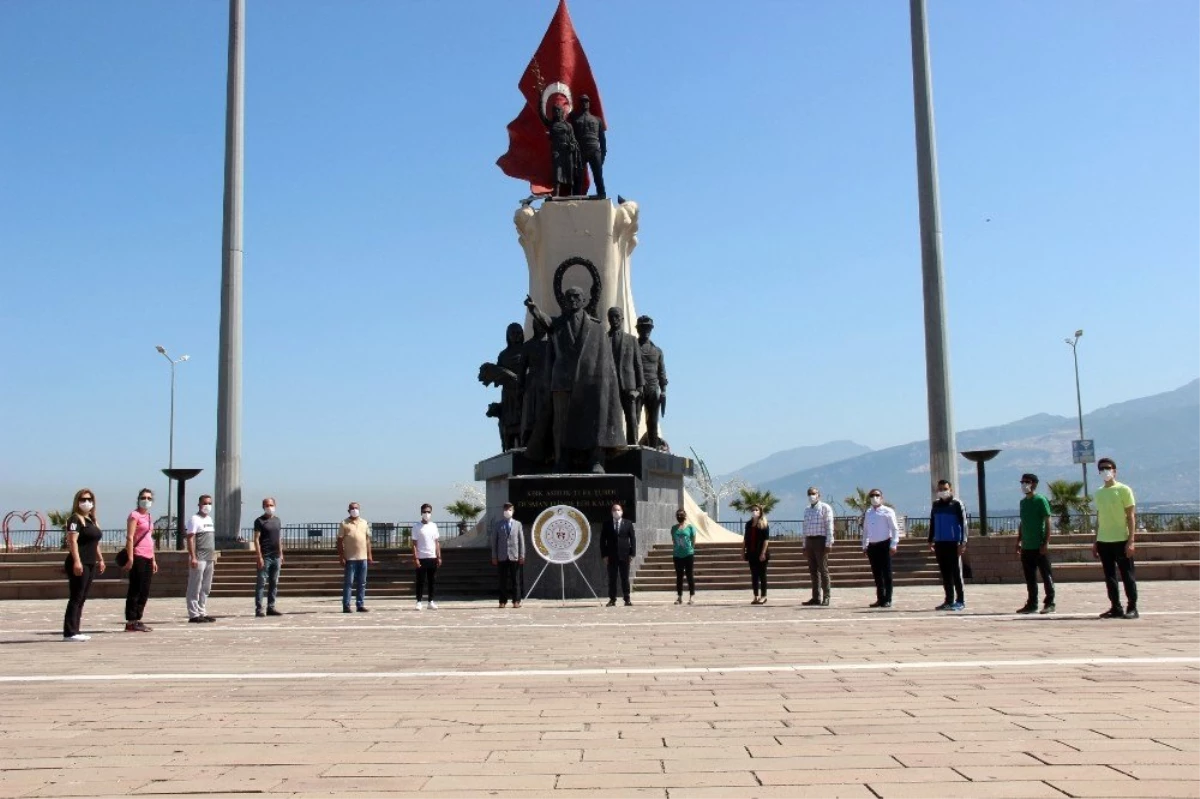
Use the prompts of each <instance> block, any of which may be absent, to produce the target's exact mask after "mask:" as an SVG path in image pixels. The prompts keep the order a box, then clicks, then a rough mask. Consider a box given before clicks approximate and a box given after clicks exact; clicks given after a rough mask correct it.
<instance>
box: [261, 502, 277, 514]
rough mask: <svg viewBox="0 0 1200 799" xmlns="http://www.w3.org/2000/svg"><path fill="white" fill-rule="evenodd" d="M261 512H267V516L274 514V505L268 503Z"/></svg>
mask: <svg viewBox="0 0 1200 799" xmlns="http://www.w3.org/2000/svg"><path fill="white" fill-rule="evenodd" d="M263 513H265V514H267V515H268V516H274V515H275V506H274V505H268V506H267V507H265V508H263Z"/></svg>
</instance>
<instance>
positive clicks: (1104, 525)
mask: <svg viewBox="0 0 1200 799" xmlns="http://www.w3.org/2000/svg"><path fill="white" fill-rule="evenodd" d="M1093 498H1094V499H1095V500H1096V516H1097V529H1096V540H1097V541H1105V542H1113V541H1125V540H1127V539H1128V538H1129V527H1128V525H1126V523H1125V509H1126V508H1131V507H1133V506H1134V505H1135V504H1137V503H1136V502H1135V501H1134V499H1133V489H1132V488H1130V487H1129V486H1127V485H1125V484H1124V483H1113V484H1112V485H1111V486H1105V487H1104V488H1101V489H1100V490H1099V491H1097V492H1096V493H1095V495H1094V497H1093Z"/></svg>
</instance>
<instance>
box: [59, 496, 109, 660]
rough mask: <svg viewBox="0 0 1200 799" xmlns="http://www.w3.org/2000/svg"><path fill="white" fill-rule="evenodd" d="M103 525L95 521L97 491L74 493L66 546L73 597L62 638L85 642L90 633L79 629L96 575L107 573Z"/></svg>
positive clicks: (68, 607)
mask: <svg viewBox="0 0 1200 799" xmlns="http://www.w3.org/2000/svg"><path fill="white" fill-rule="evenodd" d="M102 536H103V534H102V533H101V532H100V524H99V522H97V521H96V494H95V493H94V492H93V491H92V490H91V489H90V488H81V489H79V490H78V491H76V492H75V500H74V501H73V502H72V503H71V515H70V517H69V518H68V519H67V549H68V550H69V552H68V554H67V557H66V560H64V561H63V570H64V571H65V572H66V573H67V585H68V586H69V587H70V591H71V594H70V599H68V600H67V612H66V614H65V615H64V616H63V640H64V641H71V642H74V643H82V642H83V641H88V640H90V639H91V636H90V635H84V634H82V633H81V632H79V621H80V618H81V617H82V616H83V603H84V602H87V596H88V590H89V589H90V588H91V587H92V580H94V579H95V577H96V575H97V574H104V558H102V557H100V539H101V537H102Z"/></svg>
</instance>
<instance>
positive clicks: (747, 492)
mask: <svg viewBox="0 0 1200 799" xmlns="http://www.w3.org/2000/svg"><path fill="white" fill-rule="evenodd" d="M778 504H779V497H777V496H775V495H774V494H772V493H771V492H770V491H760V490H759V489H757V488H753V487H751V486H745V487H743V488H739V489H738V496H737V499H735V500H734V501H733V502H730V503H729V507H731V508H733V509H734V510H736V511H737V512H739V513H749V512H750V509H751V508H752V507H754V506H755V505H757V506H758V507H760V508H762V512H763V516H768V515H770V513H771V511H773V510H775V506H776V505H778Z"/></svg>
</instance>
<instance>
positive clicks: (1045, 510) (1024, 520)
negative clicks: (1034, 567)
mask: <svg viewBox="0 0 1200 799" xmlns="http://www.w3.org/2000/svg"><path fill="white" fill-rule="evenodd" d="M1049 518H1050V500H1048V499H1046V498H1045V497H1043V496H1042V495H1041V494H1030V495H1029V496H1027V497H1025V498H1024V499H1022V500H1021V549H1041V548H1042V544H1044V543H1046V520H1047V519H1049Z"/></svg>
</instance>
